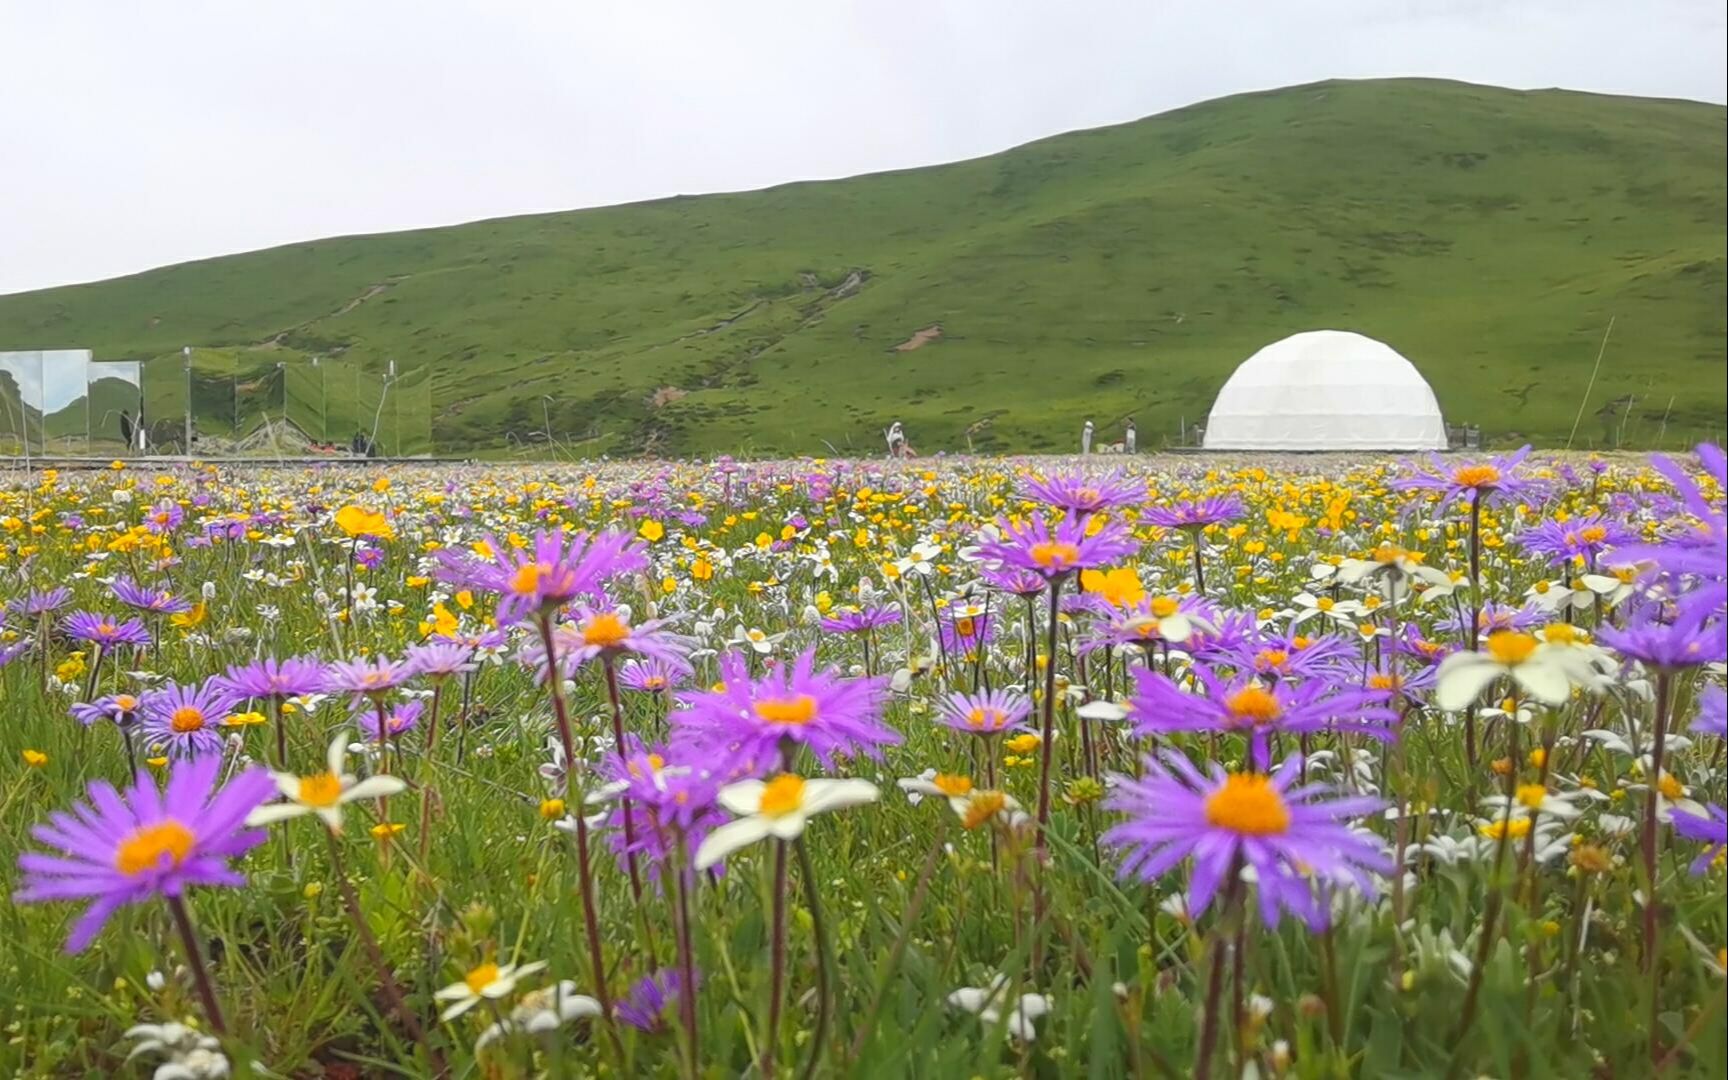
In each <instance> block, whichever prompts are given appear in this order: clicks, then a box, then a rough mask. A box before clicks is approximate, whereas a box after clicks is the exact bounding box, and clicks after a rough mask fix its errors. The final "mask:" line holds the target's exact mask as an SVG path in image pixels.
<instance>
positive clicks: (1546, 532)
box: [1518, 510, 1638, 566]
mask: <svg viewBox="0 0 1728 1080" xmlns="http://www.w3.org/2000/svg"><path fill="white" fill-rule="evenodd" d="M1637 539H1638V533H1637V532H1635V531H1634V530H1633V529H1631V528H1629V527H1628V526H1626V525H1623V524H1621V523H1620V522H1618V521H1615V520H1614V519H1613V518H1609V517H1604V516H1603V515H1602V513H1601V512H1600V511H1597V510H1592V511H1590V512H1589V513H1587V514H1583V515H1581V516H1579V517H1575V518H1572V519H1571V520H1570V521H1544V522H1543V523H1542V524H1540V525H1537V526H1534V527H1533V528H1529V529H1526V530H1524V532H1522V533H1520V534H1519V536H1518V543H1520V544H1522V545H1523V546H1524V550H1525V551H1528V552H1530V553H1531V554H1533V555H1546V556H1547V557H1548V561H1549V562H1550V563H1553V564H1555V565H1557V566H1558V565H1564V564H1568V563H1571V562H1572V561H1573V560H1574V559H1583V560H1584V562H1585V564H1586V565H1587V566H1595V565H1596V560H1597V559H1598V558H1599V557H1600V556H1601V555H1602V553H1603V552H1605V551H1607V550H1608V549H1610V548H1617V547H1623V546H1624V545H1626V544H1630V543H1633V542H1634V541H1636V540H1637Z"/></svg>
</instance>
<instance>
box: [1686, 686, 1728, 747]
mask: <svg viewBox="0 0 1728 1080" xmlns="http://www.w3.org/2000/svg"><path fill="white" fill-rule="evenodd" d="M1692 730H1693V731H1696V732H1697V733H1698V734H1700V735H1714V736H1716V737H1717V738H1718V739H1721V738H1728V691H1725V690H1723V688H1722V687H1720V686H1706V687H1705V688H1704V689H1703V690H1702V691H1700V692H1699V694H1698V717H1697V719H1695V720H1693V721H1692Z"/></svg>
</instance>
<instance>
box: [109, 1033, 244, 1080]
mask: <svg viewBox="0 0 1728 1080" xmlns="http://www.w3.org/2000/svg"><path fill="white" fill-rule="evenodd" d="M126 1037H127V1038H128V1039H141V1040H143V1041H141V1042H140V1043H139V1044H138V1045H137V1046H134V1047H133V1048H132V1052H131V1053H129V1054H127V1055H126V1060H127V1061H131V1060H132V1059H133V1058H135V1057H138V1056H139V1055H140V1054H161V1055H163V1056H164V1057H166V1058H167V1059H168V1060H167V1061H165V1062H163V1063H162V1064H161V1065H158V1066H156V1071H155V1072H154V1073H153V1074H152V1077H153V1080H221V1078H222V1077H225V1076H227V1075H228V1059H227V1057H225V1056H224V1055H223V1053H222V1044H221V1043H219V1042H218V1041H216V1039H215V1038H214V1037H212V1036H210V1035H203V1034H200V1033H199V1032H197V1031H194V1030H192V1029H191V1028H189V1027H187V1026H186V1025H184V1024H174V1023H168V1024H139V1025H137V1026H135V1027H132V1028H128V1029H127V1031H126Z"/></svg>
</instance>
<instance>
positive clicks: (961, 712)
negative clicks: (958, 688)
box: [939, 690, 1032, 736]
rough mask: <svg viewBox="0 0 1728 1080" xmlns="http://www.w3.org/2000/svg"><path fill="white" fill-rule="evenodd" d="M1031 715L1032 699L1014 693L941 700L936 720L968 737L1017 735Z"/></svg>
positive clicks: (992, 692) (957, 695)
mask: <svg viewBox="0 0 1728 1080" xmlns="http://www.w3.org/2000/svg"><path fill="white" fill-rule="evenodd" d="M1031 714H1032V699H1031V698H1028V697H1027V696H1026V695H1025V694H1022V693H1020V692H1019V691H1017V690H986V691H984V692H982V693H977V694H966V693H958V692H957V693H952V694H949V695H948V696H947V697H946V698H944V699H943V700H942V712H941V715H940V717H939V719H940V720H941V721H942V722H943V723H944V724H947V725H948V726H949V727H951V728H953V729H954V730H955V731H963V732H965V733H966V734H968V735H984V736H990V735H1000V734H1001V733H1002V732H1004V731H1019V730H1021V729H1022V728H1024V727H1025V726H1026V718H1027V717H1028V716H1030V715H1031Z"/></svg>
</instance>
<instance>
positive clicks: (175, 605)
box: [109, 577, 192, 615]
mask: <svg viewBox="0 0 1728 1080" xmlns="http://www.w3.org/2000/svg"><path fill="white" fill-rule="evenodd" d="M109 588H111V589H112V590H113V591H114V597H115V599H117V600H119V601H120V602H121V603H122V604H125V605H126V606H127V607H134V608H137V609H138V610H139V611H148V612H149V613H150V614H152V615H179V614H180V613H182V612H186V611H191V610H192V604H191V603H190V602H189V601H186V600H182V599H180V598H179V597H177V596H175V595H174V594H173V593H171V592H169V591H168V590H167V589H147V588H145V587H144V586H142V585H140V584H138V583H137V582H135V581H133V580H132V579H131V578H129V577H117V578H115V579H114V584H113V585H111V586H109Z"/></svg>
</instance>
